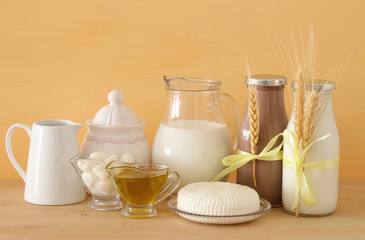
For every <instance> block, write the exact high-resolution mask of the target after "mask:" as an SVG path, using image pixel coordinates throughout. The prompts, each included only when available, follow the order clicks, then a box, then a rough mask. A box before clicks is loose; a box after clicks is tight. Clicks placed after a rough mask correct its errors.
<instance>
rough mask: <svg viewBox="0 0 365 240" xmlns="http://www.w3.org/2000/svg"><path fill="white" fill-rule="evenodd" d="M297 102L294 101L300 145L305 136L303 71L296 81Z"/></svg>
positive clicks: (299, 73)
mask: <svg viewBox="0 0 365 240" xmlns="http://www.w3.org/2000/svg"><path fill="white" fill-rule="evenodd" d="M295 83H296V88H295V100H294V102H295V103H294V131H295V134H296V135H297V137H298V143H299V142H300V139H301V138H302V136H303V113H304V100H305V95H304V94H305V89H304V79H303V75H302V73H301V71H300V70H299V71H298V75H297V79H296V81H295Z"/></svg>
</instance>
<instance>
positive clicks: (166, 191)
mask: <svg viewBox="0 0 365 240" xmlns="http://www.w3.org/2000/svg"><path fill="white" fill-rule="evenodd" d="M179 184H180V175H179V174H178V173H177V172H175V171H170V172H169V176H168V177H167V180H166V182H165V185H164V188H163V189H162V190H161V191H160V193H159V194H158V195H157V196H156V198H155V200H153V202H152V205H155V204H157V203H159V202H161V201H162V200H164V199H165V198H167V197H168V196H170V195H171V194H172V193H173V192H174V191H175V190H176V188H177V187H178V186H179Z"/></svg>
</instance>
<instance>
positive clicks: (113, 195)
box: [70, 152, 135, 211]
mask: <svg viewBox="0 0 365 240" xmlns="http://www.w3.org/2000/svg"><path fill="white" fill-rule="evenodd" d="M70 162H71V164H72V166H73V167H74V168H75V169H76V172H77V175H78V176H79V178H80V180H81V182H82V184H83V185H84V187H85V189H86V191H87V192H88V193H89V194H90V195H91V197H92V199H91V201H90V202H89V203H88V206H89V208H91V209H93V210H99V211H106V210H117V209H120V208H122V202H121V201H120V196H119V193H118V190H117V188H116V187H115V186H114V183H113V181H112V180H111V178H110V176H109V174H108V172H107V171H106V167H107V166H108V165H109V166H113V165H116V166H120V165H128V164H133V163H135V161H134V159H133V157H132V155H130V154H129V153H125V154H123V155H122V156H121V157H118V156H117V155H115V154H113V155H109V156H108V155H107V153H105V152H94V153H91V154H89V155H77V156H75V157H73V158H72V159H71V160H70Z"/></svg>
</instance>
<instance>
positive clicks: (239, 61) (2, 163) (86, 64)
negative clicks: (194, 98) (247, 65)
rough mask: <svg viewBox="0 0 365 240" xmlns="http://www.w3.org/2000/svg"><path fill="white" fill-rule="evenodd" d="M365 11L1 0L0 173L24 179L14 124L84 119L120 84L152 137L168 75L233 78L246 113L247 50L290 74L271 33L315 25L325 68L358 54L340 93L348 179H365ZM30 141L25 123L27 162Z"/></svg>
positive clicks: (333, 6) (295, 5) (190, 0)
mask: <svg viewBox="0 0 365 240" xmlns="http://www.w3.org/2000/svg"><path fill="white" fill-rule="evenodd" d="M364 13H365V1H362V0H320V1H318V0H303V1H302V0H297V1H292V0H277V1H272V0H261V1H247V0H235V1H233V0H231V1H222V0H209V1H208V0H184V1H182V0H181V1H180V0H170V1H163V0H154V1H151V0H145V1H124V0H118V1H117V0H94V1H90V0H73V1H42V0H33V1H26V0H13V1H5V0H1V1H0V82H1V85H0V110H1V117H0V139H1V142H2V143H1V145H0V179H14V178H20V176H19V175H18V174H17V173H16V171H15V170H14V168H13V167H12V165H11V163H10V161H9V160H8V157H7V155H6V152H5V144H4V141H5V134H6V130H7V128H8V127H10V125H11V124H13V123H17V122H22V123H26V124H29V125H30V124H32V122H34V121H36V120H40V119H48V118H62V119H69V120H73V121H75V122H79V123H83V124H84V123H85V120H86V119H90V118H92V117H93V116H94V115H95V113H96V111H97V110H98V109H99V108H100V107H102V106H103V105H105V104H107V94H108V92H109V91H111V90H112V89H115V88H117V89H119V90H121V91H123V92H124V94H125V98H126V100H125V104H127V105H129V106H130V107H132V108H133V109H134V110H135V111H136V112H137V114H138V116H139V117H140V118H142V119H145V120H146V121H147V126H146V133H147V136H148V138H149V140H150V142H152V140H153V138H154V135H155V132H156V130H157V127H158V124H159V122H160V119H161V116H162V114H163V107H164V103H165V98H164V83H163V80H162V76H163V75H164V74H168V75H171V76H200V77H208V78H213V79H217V80H221V81H223V91H224V92H227V93H229V94H231V95H232V96H233V97H234V98H235V99H236V101H237V103H238V106H239V109H240V111H241V114H242V113H243V110H244V107H245V103H246V87H245V85H244V82H243V81H244V77H245V74H246V72H245V69H244V66H243V58H242V53H241V48H242V49H243V50H244V52H245V53H246V54H247V55H248V56H249V58H250V62H251V63H252V64H253V69H254V71H255V72H257V73H277V74H284V72H283V70H282V68H281V66H280V64H279V62H278V59H277V57H276V56H275V53H274V51H273V46H272V44H271V43H270V40H274V42H275V41H276V40H275V39H277V38H278V36H279V37H283V36H284V33H285V32H288V31H290V30H291V29H294V30H295V31H297V30H299V31H303V32H305V31H306V30H307V29H308V26H310V25H313V26H314V29H315V33H316V39H317V41H318V44H319V45H318V49H319V55H320V56H319V59H318V60H319V61H318V71H319V72H323V73H326V72H327V69H328V68H329V67H330V66H333V65H335V64H336V63H337V60H340V59H342V58H343V57H344V56H345V55H346V53H348V52H349V51H352V52H353V56H352V60H351V62H350V64H349V65H348V67H347V68H346V71H345V72H344V74H343V76H342V78H341V80H340V82H339V84H338V87H337V89H336V91H335V93H334V112H335V117H336V120H337V124H338V127H339V131H340V137H341V166H340V178H341V179H365V174H364V173H363V172H364V170H365V160H364V157H363V155H364V154H363V152H362V150H363V149H364V146H363V145H364V144H365V141H364V137H365V127H364V123H365V112H364V102H365V94H364V90H365V81H364V72H363V71H364V63H365V61H364V59H365V31H364V24H365V17H364ZM300 29H301V30H300ZM86 131H87V128H86V126H84V128H83V129H82V130H81V131H80V132H79V138H80V142H81V140H82V138H83V137H84V135H85V133H86ZM28 144H29V139H28V137H27V135H26V133H25V132H24V131H21V130H18V131H16V132H15V134H14V139H13V149H14V152H15V155H16V157H17V159H18V161H19V162H20V163H21V165H22V166H23V167H24V168H25V167H26V161H27V155H28Z"/></svg>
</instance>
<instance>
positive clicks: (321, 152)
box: [282, 81, 340, 216]
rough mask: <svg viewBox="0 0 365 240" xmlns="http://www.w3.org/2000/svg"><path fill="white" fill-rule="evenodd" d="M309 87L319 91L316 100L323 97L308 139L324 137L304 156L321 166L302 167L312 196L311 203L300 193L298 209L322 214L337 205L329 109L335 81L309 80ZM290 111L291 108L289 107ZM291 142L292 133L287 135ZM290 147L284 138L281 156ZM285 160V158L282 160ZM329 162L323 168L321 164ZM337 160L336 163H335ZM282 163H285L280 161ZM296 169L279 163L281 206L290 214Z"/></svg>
mask: <svg viewBox="0 0 365 240" xmlns="http://www.w3.org/2000/svg"><path fill="white" fill-rule="evenodd" d="M312 85H313V87H314V88H315V89H316V90H317V91H320V92H321V97H320V101H322V100H324V99H327V104H326V105H324V109H323V112H322V114H321V115H320V119H319V121H318V123H317V126H316V127H315V130H314V132H313V135H312V140H311V141H312V142H313V141H315V140H317V139H319V138H322V137H325V136H326V135H328V134H329V136H327V138H325V139H322V140H319V141H317V142H315V143H314V144H313V145H312V146H311V147H310V150H309V152H308V154H307V156H306V160H305V162H306V163H309V164H313V163H314V164H320V165H321V168H323V169H314V168H311V167H305V168H304V175H305V178H306V180H307V183H308V186H309V188H310V189H311V191H312V195H313V197H314V200H315V202H314V204H306V203H305V202H304V200H303V197H302V193H301V192H299V196H298V199H299V201H298V213H299V215H302V216H306V215H307V216H323V215H328V214H331V213H332V212H334V210H335V208H336V205H337V194H338V162H339V154H340V153H339V136H338V131H337V126H336V122H335V119H334V115H333V110H332V97H331V94H332V91H333V90H334V88H335V84H334V83H333V82H330V81H325V82H323V81H322V83H320V82H318V83H313V84H312ZM293 112H294V111H293ZM293 118H294V117H293V115H292V117H291V119H290V121H289V124H288V129H289V130H291V131H292V132H294V124H293V122H294V119H293ZM289 141H290V143H291V144H292V143H293V141H294V140H293V136H291V137H289ZM291 154H292V151H291V149H290V147H289V146H288V144H287V143H285V142H284V159H285V158H289V157H290V156H291ZM284 162H285V161H284ZM325 162H327V163H329V162H331V164H329V165H330V166H329V167H327V168H324V167H323V164H324V163H325ZM336 163H337V164H336ZM284 165H285V164H284ZM296 183H297V179H296V170H295V168H294V167H288V166H283V193H282V198H283V206H284V209H285V210H286V211H287V212H289V213H292V214H294V213H295V211H296V209H295V206H293V203H294V201H295V196H296Z"/></svg>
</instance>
